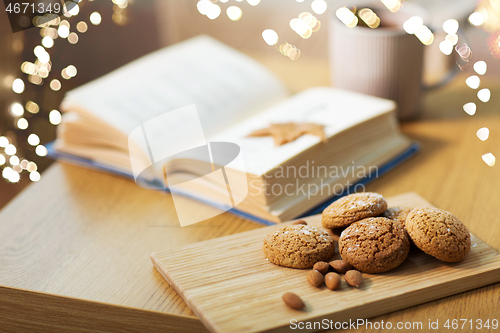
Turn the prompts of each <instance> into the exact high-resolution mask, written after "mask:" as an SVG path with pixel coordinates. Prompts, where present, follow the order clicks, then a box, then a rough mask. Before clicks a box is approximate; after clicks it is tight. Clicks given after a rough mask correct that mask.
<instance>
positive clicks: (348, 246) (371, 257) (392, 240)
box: [339, 217, 410, 273]
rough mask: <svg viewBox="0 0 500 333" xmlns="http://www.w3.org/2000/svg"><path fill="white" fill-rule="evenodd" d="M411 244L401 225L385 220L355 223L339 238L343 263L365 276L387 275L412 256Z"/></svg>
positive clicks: (383, 218) (366, 220) (374, 219)
mask: <svg viewBox="0 0 500 333" xmlns="http://www.w3.org/2000/svg"><path fill="white" fill-rule="evenodd" d="M409 250H410V240H409V238H408V236H407V234H406V231H405V230H404V228H403V226H402V225H401V223H399V222H397V221H392V220H390V219H388V218H385V217H372V218H366V219H364V220H361V221H358V222H354V223H353V224H351V225H350V226H349V227H347V228H346V229H345V230H344V231H343V232H342V234H341V235H340V238H339V253H340V256H341V257H342V259H344V260H345V261H347V262H348V263H349V264H351V265H352V266H354V267H355V268H356V269H357V270H359V271H361V272H365V273H382V272H387V271H389V270H391V269H394V268H396V267H398V266H399V265H401V263H403V261H404V260H405V259H406V257H407V256H408V252H409Z"/></svg>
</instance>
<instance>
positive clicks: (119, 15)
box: [0, 0, 129, 183]
mask: <svg viewBox="0 0 500 333" xmlns="http://www.w3.org/2000/svg"><path fill="white" fill-rule="evenodd" d="M89 1H90V2H92V1H93V0H89ZM112 2H113V4H114V5H113V16H112V20H113V22H114V23H116V24H118V25H124V24H126V22H127V15H126V11H125V9H126V8H127V6H128V5H129V3H128V0H112ZM80 6H82V1H81V0H73V1H66V2H65V4H64V5H63V8H62V12H63V15H62V16H61V17H59V16H58V15H56V14H53V13H52V14H51V13H48V14H45V15H43V16H35V18H34V19H33V24H34V26H35V27H37V28H39V29H40V37H41V41H40V45H37V46H36V47H35V48H34V49H33V56H34V61H30V60H26V61H24V62H23V63H22V64H21V66H20V69H21V72H22V73H23V74H24V75H23V76H21V77H18V78H15V79H14V80H13V81H12V91H13V92H14V93H15V94H17V95H19V97H18V98H17V99H18V100H17V101H15V102H13V103H11V105H10V106H9V113H10V116H12V117H13V120H14V124H15V126H16V130H20V131H30V128H31V127H34V126H30V122H31V119H30V118H31V117H32V116H33V115H36V114H39V112H41V111H42V110H41V108H40V106H39V105H38V104H37V103H36V101H33V100H23V93H25V91H26V90H27V89H30V84H31V85H34V86H41V85H43V84H45V83H46V82H47V83H48V85H49V87H50V89H51V90H52V91H59V90H60V89H61V88H62V85H63V82H64V81H65V80H70V79H72V78H74V77H75V76H76V75H77V73H78V70H77V68H76V67H75V66H74V65H72V64H69V65H68V66H66V67H65V68H64V69H62V71H61V72H60V75H59V73H53V72H54V71H53V70H52V67H53V66H52V59H53V58H54V57H53V56H51V52H52V53H54V51H53V47H54V44H55V43H54V40H56V39H58V38H60V39H66V40H67V41H68V43H69V44H76V43H78V40H79V38H80V36H81V35H82V34H84V33H85V32H87V30H88V29H89V24H90V25H92V26H97V25H99V24H100V23H101V20H102V17H101V14H100V13H99V12H98V11H94V12H92V13H91V14H90V16H89V18H88V23H87V22H86V21H85V20H80V21H78V22H77V23H76V24H75V25H74V27H72V25H71V24H70V21H73V20H74V18H73V17H76V16H78V14H79V13H80ZM26 81H27V82H26ZM25 82H26V83H25ZM45 120H48V121H49V123H50V124H52V125H54V126H57V125H59V124H60V123H61V120H62V115H61V112H59V110H56V109H54V110H51V111H50V112H48V117H47V118H46V119H45ZM13 135H14V134H13V132H12V131H11V132H10V133H9V135H8V136H7V135H1V133H0V167H2V177H3V178H4V179H5V180H7V181H9V182H11V183H17V182H19V181H20V179H21V174H22V173H23V172H28V173H29V179H30V180H31V181H33V182H37V181H39V180H40V179H41V175H40V173H39V171H38V165H37V164H36V162H35V161H29V160H27V159H25V158H23V157H22V156H21V152H20V149H18V148H19V145H22V144H23V143H22V142H18V140H17V137H13ZM16 143H17V145H16ZM24 144H25V145H27V146H28V147H32V149H34V152H35V154H36V155H37V156H38V157H40V158H43V157H45V156H46V155H47V153H48V151H47V148H46V147H45V146H44V145H43V144H41V143H40V136H39V135H38V134H37V133H35V132H34V131H33V132H32V133H30V134H29V135H27V138H26V143H24Z"/></svg>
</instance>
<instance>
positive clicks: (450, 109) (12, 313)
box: [0, 61, 500, 332]
mask: <svg viewBox="0 0 500 333" xmlns="http://www.w3.org/2000/svg"><path fill="white" fill-rule="evenodd" d="M297 63H298V62H297ZM268 65H270V66H272V68H274V69H275V71H276V72H277V73H278V75H280V76H281V77H282V78H283V79H284V80H286V81H285V82H289V85H290V87H291V90H292V91H299V90H301V89H303V88H306V87H309V86H313V85H326V84H328V73H327V70H325V66H326V63H324V62H323V63H318V62H317V61H310V62H307V61H304V63H303V64H302V65H301V66H302V67H301V68H300V69H296V68H295V69H294V70H292V71H290V70H288V69H287V68H288V67H286V66H289V65H286V66H285V65H279V64H272V63H268ZM298 73H299V74H300V73H302V76H301V77H302V78H303V79H301V80H300V82H299V81H297V79H293V77H294V76H295V75H297V74H298ZM464 78H465V76H459V77H458V78H457V79H456V80H455V81H454V82H453V83H452V84H450V85H448V86H446V87H444V88H441V89H439V90H436V91H433V92H430V93H427V95H425V96H424V98H423V113H422V119H420V120H418V121H414V122H408V123H405V124H403V125H402V130H403V132H404V133H405V134H407V135H408V136H409V137H411V138H413V139H416V140H418V141H420V142H421V143H422V151H421V152H420V153H419V154H418V155H417V156H415V157H413V158H412V159H411V160H409V161H407V162H404V163H403V164H402V165H400V166H398V167H397V168H396V169H394V170H393V171H391V172H390V173H389V174H387V175H385V176H383V177H381V178H380V179H378V180H376V181H374V182H373V183H371V184H369V185H368V186H367V188H366V190H368V191H376V192H380V193H382V194H383V195H385V196H392V195H396V194H400V193H404V192H409V191H415V192H417V193H419V194H420V195H421V196H423V197H424V198H426V199H427V200H429V201H430V202H432V203H433V204H434V205H436V206H438V207H441V208H443V209H446V210H449V211H451V212H453V213H454V214H455V215H457V216H458V217H459V218H460V219H461V220H462V221H464V223H465V224H466V225H467V227H468V228H469V229H470V231H471V232H472V233H474V234H475V235H476V236H478V237H479V238H481V239H482V240H483V241H485V242H486V243H487V244H489V245H490V246H492V247H493V248H494V249H496V250H497V251H499V250H500V223H499V217H498V215H499V214H498V199H499V194H498V193H499V192H498V191H499V190H498V189H499V188H500V177H499V176H500V174H499V170H500V169H499V166H498V165H497V166H495V167H493V168H491V167H488V166H487V165H486V164H485V163H484V162H483V161H482V160H481V155H482V154H484V153H486V152H493V153H494V154H496V156H497V157H498V156H500V150H499V149H498V148H499V145H498V142H499V136H500V133H499V131H500V116H499V115H498V112H497V110H498V109H499V104H500V98H498V96H500V82H495V81H491V82H490V81H488V80H486V79H483V86H484V87H489V88H490V90H491V91H492V98H491V101H490V102H489V103H487V104H481V105H480V107H479V109H478V113H477V114H476V115H475V116H473V117H471V116H468V115H467V114H465V113H464V112H463V110H462V105H463V104H464V103H466V102H468V101H473V100H475V99H477V98H476V97H475V92H474V91H472V90H471V89H469V88H467V86H466V85H465V83H464ZM478 103H481V102H478ZM483 126H487V127H489V129H490V138H489V139H488V140H487V141H486V142H481V141H480V140H478V139H477V138H476V135H475V133H476V131H477V129H479V128H480V127H483ZM186 200H187V199H186ZM192 206H193V214H196V212H200V211H202V210H203V209H205V208H204V206H203V205H202V204H199V203H196V202H193V203H192ZM260 227H261V226H260V225H258V224H255V223H252V222H248V221H245V220H242V219H240V218H237V217H235V216H232V215H230V214H228V213H224V214H222V215H220V216H217V217H215V218H212V219H210V220H207V221H204V222H202V223H198V224H195V225H192V226H188V227H184V228H181V227H180V226H179V223H178V222H177V218H176V215H175V211H174V208H173V203H172V199H171V197H170V195H168V194H164V193H159V192H155V191H150V190H145V189H141V188H139V187H138V186H136V185H135V184H134V183H133V182H131V181H129V180H126V179H122V178H119V177H116V176H113V175H108V174H104V173H101V172H96V171H92V170H88V169H84V168H81V167H77V166H72V165H67V164H64V163H55V164H54V165H53V166H52V167H51V168H50V169H49V170H47V171H46V172H45V173H44V174H43V177H42V180H41V181H40V182H39V183H36V184H33V185H30V186H29V187H28V188H27V189H26V190H24V191H23V192H22V193H21V194H20V195H18V196H17V197H16V198H15V199H14V200H13V201H12V202H11V203H10V204H9V205H8V206H6V207H5V208H4V209H3V211H2V212H1V213H0V271H1V274H0V323H1V325H2V326H3V327H4V328H5V329H6V330H7V331H20V330H27V329H29V328H31V329H33V328H34V327H36V330H37V331H38V332H43V331H47V332H50V331H54V330H55V329H59V330H62V331H66V332H83V331H85V330H86V329H89V328H93V329H94V330H95V331H98V330H102V331H123V330H124V329H128V330H129V331H142V332H144V331H148V332H154V331H163V332H165V331H168V329H172V330H173V331H176V332H177V331H179V332H200V331H204V330H205V328H204V327H203V325H202V324H201V323H200V321H199V320H197V319H196V317H195V316H194V314H193V312H192V311H191V310H190V309H189V308H188V307H187V306H186V304H185V303H184V302H183V301H182V300H181V299H180V298H179V296H178V295H177V294H176V293H175V292H174V291H173V290H172V288H171V287H170V286H169V285H168V284H167V282H165V280H164V279H163V278H162V276H161V275H160V274H159V273H158V272H157V271H156V270H155V269H154V268H153V266H152V264H151V261H150V259H149V254H150V253H152V252H154V251H161V250H164V249H166V248H170V247H175V246H182V245H185V244H189V243H193V242H199V241H202V240H207V239H212V238H216V237H220V236H223V235H229V234H234V233H238V232H243V231H247V230H251V229H255V228H260ZM499 310H500V283H497V284H495V285H491V286H488V287H484V288H480V289H477V290H474V291H470V292H466V293H462V294H459V295H456V296H453V297H448V298H445V299H441V300H437V301H434V302H431V303H427V304H423V305H420V306H417V307H412V308H408V309H405V310H401V311H398V312H394V313H391V314H388V315H385V316H381V317H377V318H373V319H372V320H371V321H372V322H376V321H381V320H384V321H385V322H387V321H391V322H392V323H396V322H400V321H421V322H423V323H425V324H424V325H426V323H427V322H428V321H429V319H430V320H431V321H435V320H436V319H439V321H440V323H442V324H443V323H444V322H445V321H446V319H455V318H458V319H459V318H464V319H465V318H467V319H473V320H476V319H482V320H483V321H485V320H486V319H490V321H491V319H494V318H496V319H500V318H499V317H498V314H499V313H500V311H499ZM167 314H170V315H167ZM424 327H425V326H424ZM366 331H367V332H368V331H371V330H366ZM373 331H376V330H373ZM480 331H481V332H484V331H485V330H484V329H483V330H480Z"/></svg>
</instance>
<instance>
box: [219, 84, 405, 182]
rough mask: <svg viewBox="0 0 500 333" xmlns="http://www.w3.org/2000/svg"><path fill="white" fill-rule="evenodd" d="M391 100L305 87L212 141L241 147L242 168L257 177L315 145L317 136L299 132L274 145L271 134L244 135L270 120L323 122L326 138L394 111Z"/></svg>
mask: <svg viewBox="0 0 500 333" xmlns="http://www.w3.org/2000/svg"><path fill="white" fill-rule="evenodd" d="M395 108H396V104H395V103H394V102H393V101H390V100H387V99H382V98H377V97H373V96H368V95H364V94H359V93H355V92H350V91H346V90H340V89H334V88H326V87H318V88H311V89H308V90H305V91H303V92H301V93H299V94H297V95H295V96H292V97H291V98H289V99H287V100H285V101H283V102H281V103H279V104H277V105H275V106H274V107H271V108H270V109H268V110H265V111H263V112H261V113H259V114H257V115H255V116H253V117H251V118H249V119H247V120H245V121H243V122H241V123H240V124H238V125H236V126H233V127H232V128H230V129H228V130H226V131H224V132H222V133H220V134H219V135H217V136H216V137H214V138H212V139H211V140H212V141H226V142H232V143H235V144H237V145H238V146H239V147H240V148H241V152H242V154H243V158H244V161H245V170H239V171H246V172H247V173H251V174H254V175H257V176H260V175H263V174H265V173H266V172H268V171H269V170H272V169H273V168H275V167H277V166H279V165H281V164H283V163H284V162H286V161H287V160H289V159H291V158H293V157H295V156H296V155H298V154H300V153H301V152H303V151H305V150H307V149H309V148H311V147H312V146H313V145H316V144H318V143H319V142H320V141H321V139H320V138H319V137H318V136H314V135H310V134H307V135H303V136H301V137H299V138H298V139H297V140H295V141H293V142H289V143H287V144H284V145H282V146H275V144H274V139H273V138H272V137H270V136H269V137H247V136H248V134H250V133H251V132H253V131H255V130H259V129H263V128H266V127H268V126H269V125H270V124H272V123H289V122H296V123H316V124H321V125H324V126H325V127H324V132H325V134H326V137H327V138H330V137H332V136H334V135H335V134H338V133H340V132H342V131H344V130H346V129H348V128H350V127H352V126H354V125H356V124H359V123H361V122H363V121H366V120H368V119H371V118H374V117H377V116H379V115H381V114H383V113H388V112H392V111H394V110H395Z"/></svg>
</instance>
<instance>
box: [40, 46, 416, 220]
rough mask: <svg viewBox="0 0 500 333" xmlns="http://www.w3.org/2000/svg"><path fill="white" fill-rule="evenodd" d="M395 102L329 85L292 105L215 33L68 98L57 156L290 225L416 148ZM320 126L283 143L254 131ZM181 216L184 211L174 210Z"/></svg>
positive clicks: (270, 78)
mask: <svg viewBox="0 0 500 333" xmlns="http://www.w3.org/2000/svg"><path fill="white" fill-rule="evenodd" d="M395 108H396V105H395V103H394V102H392V101H389V100H385V99H380V98H376V97H372V96H367V95H362V94H359V93H354V92H348V91H343V90H338V89H333V88H327V87H318V88H312V89H308V90H306V91H303V92H301V93H299V94H297V95H295V96H292V97H289V96H288V93H287V90H286V88H285V86H284V84H283V83H282V82H280V81H279V80H278V79H277V78H276V77H275V76H274V75H273V74H272V73H271V72H270V71H269V70H267V69H266V68H264V67H263V66H262V65H260V64H258V63H257V62H255V61H254V60H253V59H251V58H249V57H247V56H245V55H243V54H241V53H239V52H238V51H235V50H233V49H231V48H229V47H227V46H226V45H224V44H222V43H220V42H218V41H216V40H214V39H212V38H210V37H208V36H199V37H196V38H193V39H190V40H187V41H185V42H182V43H179V44H176V45H174V46H171V47H168V48H164V49H161V50H159V51H156V52H154V53H151V54H149V55H147V56H144V57H142V58H140V59H138V60H136V61H134V62H132V63H130V64H128V65H126V66H123V67H122V68H119V69H117V70H115V71H113V72H111V73H109V74H107V75H105V76H103V77H101V78H99V79H97V80H94V81H92V82H90V83H87V84H85V85H83V86H81V87H78V88H76V89H74V90H72V91H70V92H68V93H67V95H66V96H65V98H64V100H63V102H62V105H61V110H62V111H63V112H64V116H63V121H62V123H61V125H60V126H59V127H58V133H57V140H56V141H55V143H54V144H53V146H52V147H50V149H49V150H51V154H52V155H53V156H57V157H62V158H65V159H67V160H70V161H73V162H76V163H79V164H85V165H88V166H93V167H96V168H98V169H103V170H107V171H111V172H115V173H118V174H122V175H126V176H129V177H134V178H135V179H136V181H137V183H138V184H142V185H143V186H151V187H158V188H162V187H165V188H167V189H169V190H171V191H172V192H175V193H180V194H182V195H187V196H190V197H192V198H195V199H197V200H200V201H203V202H206V203H209V204H212V205H214V206H216V207H220V208H222V209H224V210H227V209H228V208H231V210H230V211H231V212H234V213H237V214H240V215H243V216H245V217H247V218H252V219H254V220H257V221H259V222H264V223H269V222H271V223H272V222H280V221H286V220H289V219H292V218H295V217H298V216H301V215H303V214H304V213H306V212H308V211H311V209H313V208H314V207H318V205H320V204H321V203H324V202H325V201H326V200H328V199H330V198H332V197H335V196H337V195H340V194H342V193H343V192H344V191H345V190H346V189H347V188H351V189H352V188H353V187H354V186H355V184H357V183H358V182H360V181H363V180H366V179H370V178H374V177H377V176H379V175H380V174H382V173H383V172H385V171H386V169H388V168H389V167H390V166H392V165H394V164H395V163H398V162H399V161H400V160H402V159H404V158H406V157H408V156H409V155H411V154H412V153H413V152H414V151H416V146H415V145H414V144H413V143H412V142H411V141H409V140H408V139H407V138H405V137H404V136H403V135H401V134H400V132H399V129H398V124H397V120H396V116H395V113H394V111H395ZM280 123H298V124H300V123H313V124H319V125H322V126H324V127H323V130H324V134H325V137H326V141H325V140H322V139H321V138H320V137H318V136H315V135H311V134H305V135H303V136H300V137H298V138H297V139H296V140H295V141H292V142H289V143H286V144H284V145H281V146H276V145H275V142H274V140H273V138H272V137H249V134H250V133H252V132H254V131H256V130H259V129H264V128H267V127H269V126H270V125H271V124H280ZM178 213H179V211H178Z"/></svg>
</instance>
